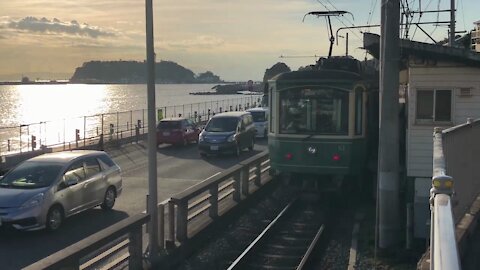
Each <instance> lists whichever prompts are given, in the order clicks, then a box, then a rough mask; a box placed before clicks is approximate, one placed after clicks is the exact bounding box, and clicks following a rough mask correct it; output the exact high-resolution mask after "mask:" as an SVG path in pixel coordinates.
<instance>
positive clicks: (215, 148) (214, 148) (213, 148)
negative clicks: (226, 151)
mask: <svg viewBox="0 0 480 270" xmlns="http://www.w3.org/2000/svg"><path fill="white" fill-rule="evenodd" d="M210 150H212V151H217V150H218V145H211V146H210Z"/></svg>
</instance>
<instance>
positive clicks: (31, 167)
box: [0, 161, 62, 189]
mask: <svg viewBox="0 0 480 270" xmlns="http://www.w3.org/2000/svg"><path fill="white" fill-rule="evenodd" d="M61 169H62V165H61V164H58V163H50V162H36V161H26V162H24V163H22V164H20V165H19V166H17V167H16V168H14V169H13V170H11V171H10V172H8V173H7V174H6V175H5V176H4V177H3V178H2V179H0V188H18V189H30V188H41V187H47V186H50V185H51V184H52V182H53V181H54V180H55V179H56V178H57V176H58V175H59V174H60V170H61Z"/></svg>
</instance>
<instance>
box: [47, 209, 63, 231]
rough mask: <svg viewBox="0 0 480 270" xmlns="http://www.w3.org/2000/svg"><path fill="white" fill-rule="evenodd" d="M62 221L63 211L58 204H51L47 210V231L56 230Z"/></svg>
mask: <svg viewBox="0 0 480 270" xmlns="http://www.w3.org/2000/svg"><path fill="white" fill-rule="evenodd" d="M62 223H63V211H62V208H61V207H60V206H53V207H52V208H50V210H48V213H47V220H46V224H45V226H46V228H47V231H49V232H53V231H56V230H58V228H60V226H61V225H62Z"/></svg>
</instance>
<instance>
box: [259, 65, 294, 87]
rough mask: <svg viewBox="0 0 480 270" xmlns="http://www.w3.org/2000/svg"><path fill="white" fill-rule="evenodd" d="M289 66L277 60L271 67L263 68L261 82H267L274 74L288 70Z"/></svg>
mask: <svg viewBox="0 0 480 270" xmlns="http://www.w3.org/2000/svg"><path fill="white" fill-rule="evenodd" d="M290 71H291V70H290V68H289V67H288V66H287V65H286V64H285V63H282V62H278V63H276V64H275V65H273V66H272V67H271V68H268V69H267V70H265V75H264V76H263V82H265V83H266V82H267V81H268V80H270V79H271V78H273V77H275V76H276V75H278V74H280V73H283V72H290Z"/></svg>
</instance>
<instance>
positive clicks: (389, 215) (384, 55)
mask: <svg viewBox="0 0 480 270" xmlns="http://www.w3.org/2000/svg"><path fill="white" fill-rule="evenodd" d="M382 13H383V14H382V15H384V16H382V22H381V24H382V36H381V41H380V42H381V43H380V44H381V46H380V49H381V53H380V65H381V73H380V76H381V77H380V134H379V149H378V214H379V217H378V218H379V221H378V222H379V228H378V233H379V239H378V246H379V247H380V248H381V249H387V248H395V247H397V246H398V244H399V236H400V217H399V212H400V211H399V210H400V209H399V157H398V153H399V147H398V139H399V134H398V131H399V127H398V122H399V121H398V106H399V105H398V98H399V97H398V88H399V60H400V59H399V56H400V54H399V52H400V47H399V43H400V40H399V27H400V25H399V24H400V0H382Z"/></svg>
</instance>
